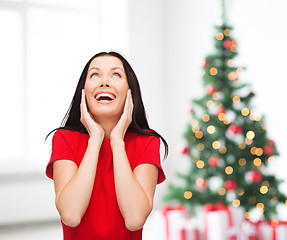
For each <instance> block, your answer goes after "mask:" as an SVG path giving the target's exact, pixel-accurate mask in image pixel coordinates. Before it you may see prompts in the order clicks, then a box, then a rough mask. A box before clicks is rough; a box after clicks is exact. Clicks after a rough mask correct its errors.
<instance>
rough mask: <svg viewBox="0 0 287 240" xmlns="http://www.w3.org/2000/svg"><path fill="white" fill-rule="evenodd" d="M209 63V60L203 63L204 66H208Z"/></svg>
mask: <svg viewBox="0 0 287 240" xmlns="http://www.w3.org/2000/svg"><path fill="white" fill-rule="evenodd" d="M208 64H209V62H208V61H206V60H205V61H204V62H203V64H202V67H204V68H206V67H207V66H208Z"/></svg>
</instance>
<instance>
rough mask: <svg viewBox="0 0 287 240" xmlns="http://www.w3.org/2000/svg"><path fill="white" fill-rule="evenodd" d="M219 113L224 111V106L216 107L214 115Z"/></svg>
mask: <svg viewBox="0 0 287 240" xmlns="http://www.w3.org/2000/svg"><path fill="white" fill-rule="evenodd" d="M220 113H225V108H223V107H219V108H218V109H217V112H216V115H217V116H218V115H219V114H220Z"/></svg>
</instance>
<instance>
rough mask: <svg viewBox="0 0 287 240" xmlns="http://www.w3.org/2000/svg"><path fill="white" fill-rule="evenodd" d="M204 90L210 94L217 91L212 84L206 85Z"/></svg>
mask: <svg viewBox="0 0 287 240" xmlns="http://www.w3.org/2000/svg"><path fill="white" fill-rule="evenodd" d="M205 90H206V93H207V94H208V95H212V94H213V93H215V92H217V88H216V87H214V86H212V85H207V86H206V88H205Z"/></svg>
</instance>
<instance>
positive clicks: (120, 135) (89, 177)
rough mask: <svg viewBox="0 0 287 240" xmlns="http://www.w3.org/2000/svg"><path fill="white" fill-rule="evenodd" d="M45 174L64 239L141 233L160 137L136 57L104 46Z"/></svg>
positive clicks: (84, 78)
mask: <svg viewBox="0 0 287 240" xmlns="http://www.w3.org/2000/svg"><path fill="white" fill-rule="evenodd" d="M56 130H57V131H56V132H55V134H54V137H53V141H52V154H51V159H50V162H49V163H48V165H47V169H46V174H47V176H48V177H50V178H52V179H53V180H54V185H55V193H56V200H55V202H56V207H57V209H58V211H59V214H60V216H61V220H62V226H63V232H64V240H70V239H80V240H89V239H91V240H92V239H93V240H101V239H105V240H111V239H117V240H121V239H122V240H128V239H142V227H143V225H144V223H145V221H146V219H147V217H148V215H149V213H150V212H151V210H152V207H153V196H154V192H155V187H156V184H157V183H161V182H162V181H164V180H165V175H164V172H163V170H162V167H161V163H160V154H159V146H160V139H161V140H162V141H163V143H164V145H165V150H166V151H165V156H166V155H167V151H168V147H167V143H166V141H165V140H164V139H163V138H162V137H161V136H160V135H159V134H158V133H156V132H155V131H152V130H151V129H150V128H149V126H148V123H147V119H146V115H145V109H144V106H143V102H142V99H141V93H140V87H139V84H138V80H137V78H136V75H135V73H134V71H133V70H132V68H131V66H130V65H129V63H128V62H127V61H126V60H125V59H124V58H123V57H122V56H121V55H120V54H118V53H116V52H108V53H107V52H102V53H99V54H97V55H95V56H94V57H92V58H91V59H90V60H89V61H88V63H87V64H86V66H85V68H84V70H83V72H82V75H81V77H80V80H79V83H78V85H77V88H76V91H75V94H74V97H73V100H72V103H71V105H70V108H69V110H68V112H67V113H66V115H65V117H64V120H63V122H62V127H60V128H58V129H56Z"/></svg>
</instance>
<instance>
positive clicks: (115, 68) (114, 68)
mask: <svg viewBox="0 0 287 240" xmlns="http://www.w3.org/2000/svg"><path fill="white" fill-rule="evenodd" d="M92 69H95V70H98V71H99V70H100V69H99V68H97V67H92V68H90V69H89V70H88V72H89V71H91V70H92ZM117 69H119V70H121V71H122V72H123V73H124V72H125V71H124V70H123V69H122V68H120V67H113V68H111V70H112V71H114V70H117Z"/></svg>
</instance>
